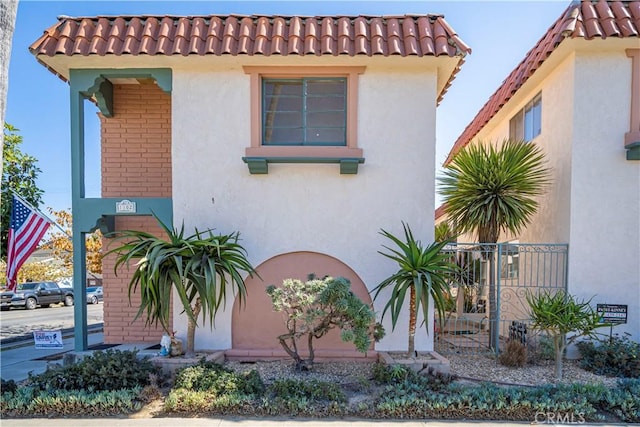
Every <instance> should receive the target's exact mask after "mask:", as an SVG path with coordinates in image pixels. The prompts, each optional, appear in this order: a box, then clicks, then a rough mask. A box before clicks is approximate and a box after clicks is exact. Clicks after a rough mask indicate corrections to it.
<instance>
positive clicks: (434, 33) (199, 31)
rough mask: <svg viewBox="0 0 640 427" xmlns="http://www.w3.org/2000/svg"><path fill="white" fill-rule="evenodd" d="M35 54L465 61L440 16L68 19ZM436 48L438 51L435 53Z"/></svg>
mask: <svg viewBox="0 0 640 427" xmlns="http://www.w3.org/2000/svg"><path fill="white" fill-rule="evenodd" d="M58 19H59V22H58V23H57V24H55V25H53V26H52V27H51V28H49V29H47V30H46V31H45V32H44V35H43V36H42V37H40V38H39V39H38V40H36V41H35V42H34V43H33V44H32V45H31V46H30V50H31V52H32V53H33V54H34V55H46V56H54V55H66V56H72V55H82V56H88V55H125V54H130V55H142V54H146V55H207V54H213V55H224V54H229V55H241V54H242V55H273V54H279V55H290V54H293V55H348V56H355V55H367V56H372V55H384V56H389V55H399V56H409V55H415V56H432V55H435V56H438V55H448V56H456V55H464V54H466V53H469V52H470V51H471V49H469V47H468V46H467V45H466V44H465V43H464V42H463V41H462V40H461V39H460V38H459V37H458V35H457V34H456V33H455V31H453V29H452V28H451V27H450V26H449V25H448V24H447V23H446V21H445V20H444V18H443V17H442V16H439V15H405V16H392V17H383V16H376V17H370V16H355V17H349V16H338V17H334V16H324V17H299V16H253V15H252V16H240V15H229V16H215V15H211V16H195V17H179V16H118V17H108V16H97V17H79V18H73V17H66V16H62V17H60V18H58ZM434 46H435V48H434Z"/></svg>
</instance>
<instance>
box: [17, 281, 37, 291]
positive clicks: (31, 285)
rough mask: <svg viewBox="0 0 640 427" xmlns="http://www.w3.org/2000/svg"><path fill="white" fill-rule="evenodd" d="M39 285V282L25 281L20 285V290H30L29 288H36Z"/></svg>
mask: <svg viewBox="0 0 640 427" xmlns="http://www.w3.org/2000/svg"><path fill="white" fill-rule="evenodd" d="M38 285H39V283H23V284H21V285H18V290H19V291H29V290H32V289H35V288H36V287H37V286H38Z"/></svg>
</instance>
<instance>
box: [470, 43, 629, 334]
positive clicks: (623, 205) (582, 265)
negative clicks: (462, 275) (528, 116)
mask: <svg viewBox="0 0 640 427" xmlns="http://www.w3.org/2000/svg"><path fill="white" fill-rule="evenodd" d="M625 47H629V46H626V45H624V44H621V43H620V42H618V41H612V42H611V43H606V44H605V43H603V42H584V41H582V42H574V43H573V44H569V43H567V42H565V43H564V44H563V46H562V47H560V48H559V49H558V50H557V51H556V52H555V53H554V54H553V55H552V56H551V57H550V58H549V59H548V60H547V62H545V64H544V65H543V66H542V67H541V68H540V70H539V71H538V72H537V73H536V74H535V75H534V76H533V77H531V78H530V79H529V81H527V83H525V85H524V86H523V87H522V88H521V89H520V90H519V91H518V93H517V94H516V95H514V97H513V98H512V100H511V101H510V102H509V103H507V104H506V105H505V107H504V108H503V109H502V110H501V111H500V112H499V113H498V114H497V115H496V116H495V117H494V118H493V119H492V120H491V121H490V122H489V123H488V124H487V125H486V126H485V127H484V129H483V130H482V131H481V132H480V133H479V134H478V136H477V138H476V139H478V140H483V141H500V140H502V139H503V138H506V137H507V136H508V134H509V120H510V118H511V117H513V115H514V114H515V113H516V112H517V111H519V110H520V109H521V108H523V107H524V106H525V104H526V103H527V102H528V101H529V100H531V99H532V98H533V97H534V96H535V95H536V94H537V93H538V92H542V132H541V134H540V135H539V136H538V137H536V138H535V139H534V140H533V143H535V144H539V145H540V146H541V147H542V148H543V150H544V151H545V153H546V156H547V160H548V165H549V167H550V168H551V172H552V174H551V180H552V182H551V185H550V186H549V187H548V189H547V191H546V193H545V195H544V196H543V197H541V198H540V206H539V209H538V212H537V213H536V215H535V216H534V217H533V218H532V221H531V223H530V225H529V226H528V227H527V229H526V230H524V232H523V233H522V234H521V235H520V236H510V235H504V236H501V239H500V240H501V241H508V240H513V239H517V240H519V242H521V243H569V257H568V259H569V266H568V286H569V292H570V293H571V294H574V295H576V296H578V297H579V298H581V299H588V298H591V297H593V300H592V303H593V305H594V307H595V304H598V303H608V304H627V305H628V306H629V307H628V310H629V322H628V324H626V325H620V326H618V327H616V328H615V329H614V332H618V333H622V332H628V333H631V334H632V335H633V337H634V339H635V340H636V341H639V340H640V162H638V161H628V160H626V158H625V150H624V144H623V141H624V134H625V132H628V130H629V114H630V107H629V105H630V96H631V59H629V58H627V57H626V55H625V51H624V48H625ZM573 48H576V49H575V50H574V49H573ZM471 238H472V236H462V237H461V238H460V239H458V240H459V241H469V239H471ZM607 332H608V331H607Z"/></svg>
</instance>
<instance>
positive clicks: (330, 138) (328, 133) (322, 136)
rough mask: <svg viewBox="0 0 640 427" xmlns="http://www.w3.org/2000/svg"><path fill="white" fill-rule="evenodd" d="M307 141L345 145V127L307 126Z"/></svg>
mask: <svg viewBox="0 0 640 427" xmlns="http://www.w3.org/2000/svg"><path fill="white" fill-rule="evenodd" d="M307 142H308V143H309V144H314V145H315V144H317V145H345V129H344V128H307Z"/></svg>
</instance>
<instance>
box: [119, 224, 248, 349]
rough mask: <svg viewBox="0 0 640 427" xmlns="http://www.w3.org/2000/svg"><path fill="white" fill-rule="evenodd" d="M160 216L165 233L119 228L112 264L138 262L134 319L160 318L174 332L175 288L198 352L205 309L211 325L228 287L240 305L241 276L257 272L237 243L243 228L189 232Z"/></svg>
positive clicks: (189, 346)
mask: <svg viewBox="0 0 640 427" xmlns="http://www.w3.org/2000/svg"><path fill="white" fill-rule="evenodd" d="M156 220H157V221H158V223H159V224H160V226H161V227H162V229H163V230H164V232H165V233H166V239H163V238H161V237H157V236H155V235H153V234H151V233H147V232H145V231H136V230H125V231H118V232H116V241H119V242H122V241H124V243H122V244H121V245H120V246H118V247H116V248H114V249H111V250H109V252H108V253H107V255H109V254H116V263H115V266H114V270H115V273H116V275H117V274H118V270H119V269H120V268H121V267H123V266H124V265H126V266H127V267H129V266H130V265H131V264H134V265H135V270H134V272H133V275H132V277H131V280H130V282H129V301H131V295H132V294H133V293H134V292H138V293H139V294H140V308H139V309H138V312H137V314H136V316H135V319H137V318H139V317H140V316H142V315H144V316H145V321H146V325H151V324H153V325H155V326H156V327H157V325H158V323H160V325H161V326H162V328H163V329H164V330H165V331H166V332H167V333H168V334H169V335H171V332H172V331H170V319H171V294H172V290H173V289H175V290H176V294H177V295H178V298H179V300H180V303H181V304H182V306H183V308H184V313H186V315H187V317H188V329H187V353H188V354H192V353H193V352H194V339H195V328H196V326H197V322H198V318H199V316H200V315H201V314H202V316H203V321H204V319H207V318H208V320H209V324H210V325H211V326H213V324H214V320H215V316H216V314H217V313H218V310H219V309H220V307H221V306H224V304H225V301H226V295H227V288H228V287H230V288H231V289H232V291H233V292H234V293H237V295H238V298H239V301H240V303H241V305H242V304H243V303H244V300H245V299H246V296H247V288H246V286H245V283H244V279H243V277H242V274H243V273H248V275H249V276H250V277H253V275H254V274H257V273H256V271H255V270H254V268H253V267H252V265H251V263H250V262H249V261H248V259H247V252H246V250H245V249H244V247H242V245H240V243H238V240H239V233H238V232H234V233H231V234H214V233H213V231H212V230H210V229H209V230H206V231H204V232H201V231H198V230H197V229H196V230H195V232H194V234H192V235H190V236H185V233H184V224H183V225H182V227H181V228H180V230H178V229H176V228H170V227H169V226H167V225H166V224H164V223H163V222H162V221H160V219H159V218H157V217H156Z"/></svg>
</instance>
